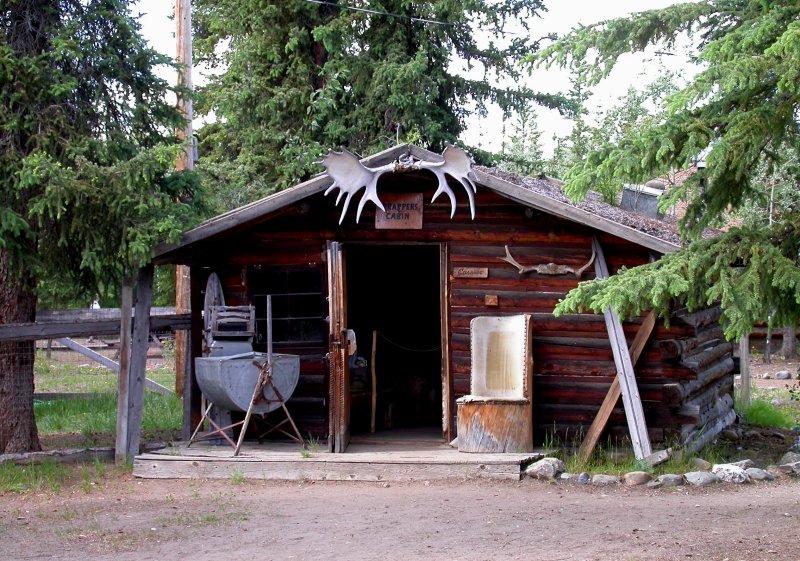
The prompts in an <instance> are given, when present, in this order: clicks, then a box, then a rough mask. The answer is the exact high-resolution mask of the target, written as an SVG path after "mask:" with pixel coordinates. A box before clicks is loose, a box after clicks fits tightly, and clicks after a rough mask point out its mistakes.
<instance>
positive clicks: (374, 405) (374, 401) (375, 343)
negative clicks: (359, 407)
mask: <svg viewBox="0 0 800 561" xmlns="http://www.w3.org/2000/svg"><path fill="white" fill-rule="evenodd" d="M377 347H378V332H377V331H374V330H373V332H372V359H371V360H370V362H369V367H370V371H371V372H372V409H371V410H370V411H371V414H370V419H369V432H375V409H376V408H377V406H378V373H377V371H376V370H375V355H376V354H377V350H378V349H377Z"/></svg>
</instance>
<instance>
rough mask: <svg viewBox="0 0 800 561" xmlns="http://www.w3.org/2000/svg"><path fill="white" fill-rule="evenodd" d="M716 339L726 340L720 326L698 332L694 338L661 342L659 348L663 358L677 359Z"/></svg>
mask: <svg viewBox="0 0 800 561" xmlns="http://www.w3.org/2000/svg"><path fill="white" fill-rule="evenodd" d="M714 339H719V340H723V339H724V333H723V329H722V327H721V326H719V325H715V326H713V327H711V328H710V329H704V330H702V331H700V332H698V333H697V335H696V336H694V337H689V338H685V339H667V340H662V341H659V343H658V346H659V349H660V350H661V356H662V357H664V358H665V359H677V358H680V357H682V356H683V355H684V354H687V353H689V351H691V350H692V349H696V348H697V347H699V346H701V345H703V344H705V343H707V342H709V341H713V340H714Z"/></svg>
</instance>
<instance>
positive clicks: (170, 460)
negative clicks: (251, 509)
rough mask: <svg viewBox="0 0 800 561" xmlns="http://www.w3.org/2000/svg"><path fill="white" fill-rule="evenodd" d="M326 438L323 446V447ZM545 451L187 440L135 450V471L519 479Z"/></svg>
mask: <svg viewBox="0 0 800 561" xmlns="http://www.w3.org/2000/svg"><path fill="white" fill-rule="evenodd" d="M324 447H325V445H324V443H323V444H321V445H320V448H321V449H322V448H324ZM543 456H544V454H543V453H541V452H530V453H523V454H469V453H463V452H459V451H458V450H456V449H454V448H452V447H450V446H449V445H447V444H445V443H442V442H441V441H438V440H430V439H423V440H420V439H416V440H403V439H401V438H397V437H381V436H377V437H375V436H372V437H370V438H364V439H354V440H353V441H352V443H351V444H350V446H349V447H348V449H347V452H346V453H344V454H330V453H328V452H327V451H322V450H317V451H311V450H307V451H303V449H302V447H301V446H300V445H299V444H296V443H284V442H265V443H263V444H258V443H255V442H245V444H244V445H243V446H242V450H241V451H240V452H239V456H237V457H234V456H233V449H232V448H231V447H230V446H227V445H225V446H214V445H210V444H206V443H202V442H201V443H194V444H192V446H191V447H187V446H186V444H185V443H177V444H176V445H175V446H172V447H168V448H164V449H162V450H159V451H157V452H150V453H146V454H141V455H139V456H136V458H135V459H134V462H133V475H134V476H135V477H141V478H146V479H227V478H230V477H245V478H247V479H263V480H287V481H297V480H311V481H431V480H442V479H451V480H464V479H480V478H485V479H510V480H516V481H518V480H519V479H521V477H522V470H523V469H524V466H525V465H526V464H528V463H529V462H532V461H535V460H537V459H540V458H542V457H543Z"/></svg>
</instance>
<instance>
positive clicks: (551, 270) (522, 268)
mask: <svg viewBox="0 0 800 561" xmlns="http://www.w3.org/2000/svg"><path fill="white" fill-rule="evenodd" d="M505 248H506V256H505V257H498V259H499V260H500V261H505V262H506V263H509V264H511V265H514V266H515V267H516V268H517V269H519V274H520V275H524V274H526V273H539V274H540V275H568V274H570V273H572V274H573V275H575V278H581V275H582V274H583V272H584V271H585V270H586V269H588V268H589V266H590V265H591V264H592V263H594V258H595V251H594V244H592V256H591V257H590V258H589V261H587V262H586V264H585V265H584V266H583V267H580V268H575V267H570V266H569V265H559V264H557V263H545V264H544V265H521V264H520V263H519V262H518V261H517V260H516V259H514V258H513V257H512V256H511V251H510V250H509V249H508V246H505Z"/></svg>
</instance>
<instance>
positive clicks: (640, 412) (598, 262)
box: [592, 236, 652, 460]
mask: <svg viewBox="0 0 800 561" xmlns="http://www.w3.org/2000/svg"><path fill="white" fill-rule="evenodd" d="M592 244H593V245H594V251H595V254H596V255H597V258H596V259H595V262H594V266H595V275H596V276H597V278H603V279H605V278H608V277H609V272H608V265H607V264H606V259H605V256H604V255H603V248H602V247H601V246H600V241H599V240H598V239H597V236H593V237H592ZM603 315H604V316H605V320H606V330H607V331H608V339H609V342H610V343H611V351H612V353H613V354H614V364H615V365H616V367H617V379H618V380H619V385H620V392H621V395H622V403H623V405H624V406H625V418H626V419H627V421H628V432H629V433H630V437H631V444H632V445H633V453H634V455H635V456H636V459H637V460H643V459H644V458H646V457H647V456H649V455H650V454H652V449H651V447H650V435H649V434H648V433H647V424H646V423H645V419H644V409H643V408H642V399H641V397H640V395H639V388H638V386H637V385H636V375H635V374H634V372H633V364H631V356H630V352H629V350H628V344H627V342H626V340H625V332H624V331H623V330H622V321H621V320H620V319H619V316H618V315H617V313H616V312H615V311H614V310H612V309H611V308H610V307H609V308H606V310H605V312H603Z"/></svg>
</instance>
